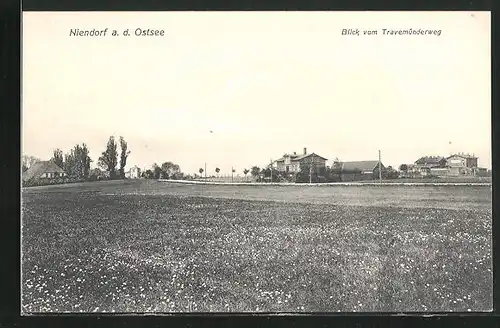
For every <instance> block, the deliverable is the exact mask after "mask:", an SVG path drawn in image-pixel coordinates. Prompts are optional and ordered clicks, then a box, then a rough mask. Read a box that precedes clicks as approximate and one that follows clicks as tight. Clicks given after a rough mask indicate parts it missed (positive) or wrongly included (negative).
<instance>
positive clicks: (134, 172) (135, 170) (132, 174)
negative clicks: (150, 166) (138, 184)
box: [125, 166, 141, 179]
mask: <svg viewBox="0 0 500 328" xmlns="http://www.w3.org/2000/svg"><path fill="white" fill-rule="evenodd" d="M140 177H141V169H140V168H139V167H138V166H133V167H131V168H130V170H128V171H127V172H125V178H127V179H139V178H140Z"/></svg>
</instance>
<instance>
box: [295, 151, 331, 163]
mask: <svg viewBox="0 0 500 328" xmlns="http://www.w3.org/2000/svg"><path fill="white" fill-rule="evenodd" d="M312 155H314V156H315V157H319V158H321V159H324V160H325V161H326V160H327V159H326V158H324V157H322V156H319V155H318V154H315V153H310V154H305V155H302V156H299V157H297V158H295V159H294V161H300V160H302V159H304V158H307V157H309V156H312Z"/></svg>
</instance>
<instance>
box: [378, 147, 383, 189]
mask: <svg viewBox="0 0 500 328" xmlns="http://www.w3.org/2000/svg"><path fill="white" fill-rule="evenodd" d="M381 157H382V156H381V154H380V150H379V151H378V179H379V181H380V183H382V161H381Z"/></svg>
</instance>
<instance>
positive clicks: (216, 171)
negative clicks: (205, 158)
mask: <svg viewBox="0 0 500 328" xmlns="http://www.w3.org/2000/svg"><path fill="white" fill-rule="evenodd" d="M219 172H220V169H219V168H218V167H216V168H215V173H217V175H219Z"/></svg>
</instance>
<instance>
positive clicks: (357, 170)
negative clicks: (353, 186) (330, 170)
mask: <svg viewBox="0 0 500 328" xmlns="http://www.w3.org/2000/svg"><path fill="white" fill-rule="evenodd" d="M380 167H381V169H382V170H384V169H385V166H384V164H382V163H380ZM378 169H379V161H355V162H342V163H341V170H340V175H341V179H342V181H357V180H372V179H378V178H379V176H378Z"/></svg>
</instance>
